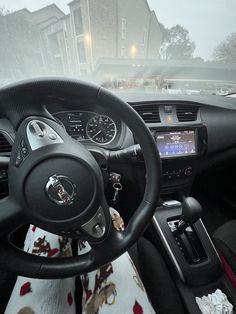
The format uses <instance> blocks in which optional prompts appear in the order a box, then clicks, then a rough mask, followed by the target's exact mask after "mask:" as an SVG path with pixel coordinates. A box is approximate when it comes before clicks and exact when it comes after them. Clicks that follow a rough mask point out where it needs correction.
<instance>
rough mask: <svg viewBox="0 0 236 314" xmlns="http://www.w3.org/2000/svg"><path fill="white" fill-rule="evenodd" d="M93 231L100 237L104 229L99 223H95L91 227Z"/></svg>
mask: <svg viewBox="0 0 236 314" xmlns="http://www.w3.org/2000/svg"><path fill="white" fill-rule="evenodd" d="M93 232H94V233H96V234H97V235H98V237H99V238H101V237H102V236H103V234H104V231H103V229H102V227H101V226H100V225H99V224H97V225H95V226H94V227H93Z"/></svg>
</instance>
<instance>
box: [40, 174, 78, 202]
mask: <svg viewBox="0 0 236 314" xmlns="http://www.w3.org/2000/svg"><path fill="white" fill-rule="evenodd" d="M75 190H76V185H75V184H74V183H73V182H72V181H71V180H70V179H69V178H68V177H65V176H58V175H56V174H54V175H53V176H51V177H50V178H49V179H48V182H47V184H46V187H45V191H46V193H47V195H48V197H49V198H50V200H51V201H53V202H54V203H56V204H57V205H61V206H63V205H66V206H69V205H71V204H72V203H73V201H74V198H75V196H76V192H75Z"/></svg>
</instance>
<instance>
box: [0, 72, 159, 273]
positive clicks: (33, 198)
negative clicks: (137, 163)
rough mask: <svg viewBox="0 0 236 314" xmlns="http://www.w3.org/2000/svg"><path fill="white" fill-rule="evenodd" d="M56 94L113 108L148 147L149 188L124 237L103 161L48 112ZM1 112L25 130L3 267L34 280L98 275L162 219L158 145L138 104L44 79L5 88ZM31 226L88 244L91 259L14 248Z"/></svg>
mask: <svg viewBox="0 0 236 314" xmlns="http://www.w3.org/2000/svg"><path fill="white" fill-rule="evenodd" d="M50 95H56V96H57V97H73V98H74V99H77V100H78V101H81V102H82V101H87V102H89V101H93V102H96V103H97V104H99V105H101V106H103V107H104V108H108V107H109V109H110V110H113V112H114V114H116V115H117V117H119V118H120V119H121V120H123V122H124V123H126V124H127V126H128V127H129V128H130V130H131V131H132V132H133V135H134V137H135V139H136V140H137V142H138V143H139V144H140V146H141V149H142V152H143V157H144V161H145V165H146V188H145V193H144V196H143V200H142V202H141V204H140V206H139V207H138V209H137V210H136V211H135V213H134V214H133V216H132V217H131V219H130V221H129V223H128V225H127V227H126V229H125V231H124V232H119V231H117V230H115V228H114V227H113V225H112V224H111V218H110V213H109V207H108V205H107V202H106V199H105V196H104V182H103V178H102V174H101V170H100V168H99V166H98V164H97V162H96V160H95V159H94V157H93V156H92V154H91V153H90V152H89V151H88V150H87V149H86V148H85V147H84V146H83V145H82V144H80V143H78V142H76V141H74V140H73V139H72V138H71V137H70V136H69V135H68V134H67V133H66V131H65V130H64V129H63V128H62V127H61V126H60V125H59V124H58V123H57V122H56V121H55V119H54V118H53V117H52V116H51V115H50V113H49V112H48V111H47V110H46V108H45V106H44V104H43V102H44V100H45V98H46V97H48V96H50ZM0 114H2V115H4V116H6V117H7V118H8V119H9V120H10V121H11V123H12V124H13V126H14V128H15V130H17V133H16V139H15V143H14V146H13V148H12V153H11V158H10V164H9V169H8V178H9V196H8V197H7V198H4V199H3V200H1V201H0V237H1V238H0V268H1V269H6V270H8V271H11V272H14V273H17V274H20V275H23V276H27V277H35V278H45V279H49V278H64V277H70V276H73V275H79V274H82V273H85V272H88V271H92V270H94V269H96V268H98V267H99V266H101V265H103V264H105V263H107V262H110V261H112V260H114V259H115V258H117V257H118V256H120V255H121V254H122V253H123V252H125V251H126V250H127V249H129V248H130V247H131V246H132V245H133V244H134V243H135V241H136V240H137V238H138V237H139V236H140V235H141V234H142V233H143V232H144V230H145V228H146V227H147V225H148V223H149V222H150V220H151V218H152V216H153V214H154V211H155V209H156V206H157V202H158V197H159V191H160V171H161V166H160V158H159V153H158V150H157V146H156V144H155V142H154V140H153V138H152V135H151V133H150V131H149V129H148V128H147V126H146V125H145V123H144V122H143V120H142V119H141V118H140V117H139V115H138V114H137V113H136V112H135V111H134V110H133V109H132V107H131V106H130V105H128V104H127V103H125V102H124V101H122V100H121V99H119V98H118V97H116V96H114V95H113V94H112V93H110V92H108V91H107V90H105V89H103V88H100V87H98V86H95V85H92V84H88V83H84V82H81V81H77V80H71V79H64V78H63V79H58V78H56V79H55V78H46V79H45V78H42V79H37V80H28V81H23V82H19V83H16V84H12V85H9V86H7V87H5V88H2V89H1V90H0ZM130 201H131V202H132V200H130ZM29 223H32V224H35V225H37V226H38V227H40V228H42V229H44V230H47V231H49V232H52V233H55V234H59V235H63V236H67V237H70V238H77V239H83V240H87V241H88V242H89V243H90V245H91V247H92V249H91V251H90V252H89V253H87V254H85V255H82V256H76V257H67V258H46V257H39V256H35V255H32V254H28V253H26V252H24V251H22V250H20V249H18V248H16V247H15V246H14V245H13V244H12V243H11V241H10V237H9V234H10V233H11V232H12V231H13V230H15V229H16V228H17V227H19V226H20V225H22V224H29Z"/></svg>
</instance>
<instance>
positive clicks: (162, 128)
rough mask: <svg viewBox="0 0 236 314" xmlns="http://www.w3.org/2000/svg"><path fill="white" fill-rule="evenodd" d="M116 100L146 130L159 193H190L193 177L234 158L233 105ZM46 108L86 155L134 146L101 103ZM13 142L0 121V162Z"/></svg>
mask: <svg viewBox="0 0 236 314" xmlns="http://www.w3.org/2000/svg"><path fill="white" fill-rule="evenodd" d="M118 96H119V97H121V98H123V100H125V101H126V102H128V103H129V104H130V105H131V106H132V107H133V109H134V110H135V111H136V112H137V113H138V114H139V115H140V116H141V118H142V119H143V120H144V122H145V123H146V125H147V126H148V128H149V129H150V132H151V134H152V136H153V138H154V140H155V142H156V145H157V147H158V149H159V154H160V157H161V159H162V189H163V190H166V191H167V192H170V191H175V190H178V189H181V188H185V187H188V186H189V185H191V182H192V181H193V179H194V177H195V175H196V174H197V173H198V172H199V171H201V170H202V169H204V168H207V167H208V165H209V164H212V163H215V160H217V158H218V160H222V158H223V159H224V158H228V157H229V156H234V157H236V123H235V121H236V99H233V98H226V97H220V96H219V97H217V96H214V97H213V96H209V97H207V96H174V95H150V94H148V95H145V94H140V93H137V94H130V93H129V94H119V95H118ZM44 106H45V107H46V109H47V110H48V111H49V112H50V113H51V114H52V115H53V117H54V118H55V120H56V121H57V122H58V123H59V124H60V125H61V126H62V127H63V128H65V130H66V131H67V133H68V134H69V135H70V136H71V137H72V138H73V139H74V140H75V141H79V142H82V143H83V144H84V145H87V146H88V147H89V149H90V147H96V148H99V147H100V148H101V149H107V150H110V151H118V150H122V149H127V148H128V147H131V146H132V145H135V144H138V143H136V141H135V138H134V137H133V134H132V132H131V131H130V130H129V128H128V127H127V126H126V125H125V124H124V123H123V122H122V121H121V120H120V119H119V118H118V117H117V116H115V115H114V113H113V112H112V111H110V110H109V108H106V109H104V108H103V106H102V105H101V104H99V103H94V102H92V101H88V100H76V99H64V98H63V99H62V98H59V97H55V96H53V97H52V96H50V97H47V99H45V100H44ZM13 141H14V130H13V129H12V126H11V124H10V122H9V121H7V119H4V118H0V156H6V155H8V153H10V144H12V143H13ZM7 144H8V146H7ZM226 152H227V154H226ZM138 162H142V160H138ZM143 169H145V168H143ZM4 173H5V172H4ZM0 180H1V174H0Z"/></svg>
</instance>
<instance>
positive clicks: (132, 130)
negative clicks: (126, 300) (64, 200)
mask: <svg viewBox="0 0 236 314" xmlns="http://www.w3.org/2000/svg"><path fill="white" fill-rule="evenodd" d="M129 97H130V98H129ZM155 97H156V96H155ZM0 104H1V113H2V115H4V116H2V118H1V121H0V122H1V134H2V135H1V150H2V152H1V158H0V161H1V196H2V200H1V236H2V238H1V245H0V250H1V254H0V256H1V257H0V267H1V269H2V273H1V284H2V285H3V286H5V287H9V289H6V293H5V296H4V299H5V301H6V302H7V299H8V298H9V294H10V291H11V289H12V285H13V284H14V280H15V275H16V274H21V275H24V276H29V277H34V278H46V279H50V278H64V277H68V276H72V275H79V274H82V273H83V272H85V271H89V270H92V269H95V268H97V267H98V266H99V265H103V264H104V263H106V262H108V261H110V260H112V259H114V258H116V257H117V256H119V255H120V254H121V253H122V252H124V251H126V250H129V251H130V254H131V256H133V257H134V261H135V264H136V266H137V269H138V270H139V272H140V274H141V277H142V279H143V282H144V284H145V286H146V289H147V292H148V294H149V296H150V299H151V301H152V303H153V305H154V307H155V310H156V311H157V312H158V313H173V311H174V310H173V309H175V313H200V310H199V308H198V306H197V304H196V302H195V297H196V296H202V295H206V294H208V293H211V292H212V291H215V290H216V289H217V288H220V289H221V290H222V291H223V292H224V293H225V294H226V295H227V297H228V299H229V300H230V302H231V303H232V304H233V305H235V302H236V294H235V273H234V271H235V237H234V234H235V230H236V229H235V195H234V188H233V186H234V176H235V163H234V159H235V154H236V151H235V143H236V137H235V132H234V128H235V119H236V111H235V105H236V104H235V98H226V97H224V98H223V97H222V96H218V97H214V101H213V100H212V99H210V98H207V97H196V96H194V97H184V96H179V97H178V98H177V97H176V96H174V97H173V96H171V97H170V96H165V97H163V96H162V97H160V96H159V97H158V98H154V97H153V96H152V95H148V96H147V95H144V96H143V97H142V98H141V96H140V94H137V95H135V94H133V95H132V97H131V95H130V94H129V95H128V97H127V95H125V94H122V95H119V97H117V96H116V95H114V94H113V93H111V92H109V91H107V90H105V89H104V88H100V87H98V86H96V85H92V84H90V83H85V82H81V81H77V80H69V79H68V80H67V79H58V78H56V79H38V80H28V81H23V82H19V83H14V84H11V85H8V86H6V87H4V88H2V89H1V91H0ZM78 139H79V141H78ZM86 172H87V173H86ZM89 172H91V173H89ZM55 173H56V174H57V175H60V176H58V177H59V180H61V181H60V182H63V177H62V176H64V177H69V178H70V179H71V181H72V182H73V183H74V184H75V186H76V187H75V189H77V193H76V196H75V198H77V197H78V201H77V202H76V203H75V204H73V203H72V204H71V205H70V212H69V213H68V210H67V206H66V205H63V206H62V207H61V208H60V209H61V210H60V211H58V210H55V209H57V206H58V204H55V203H53V202H51V200H50V198H49V197H48V195H50V194H47V193H45V182H47V180H48V178H49V177H50V175H53V174H55ZM92 177H94V178H95V179H94V180H91V179H90V178H92ZM60 178H61V179H60ZM81 180H82V181H83V184H81ZM90 180H91V181H90ZM64 184H65V183H64ZM65 186H66V185H65ZM67 189H68V191H69V193H71V191H72V190H70V186H69V185H67ZM49 192H50V190H49ZM94 195H95V197H94ZM51 196H53V195H51ZM54 197H55V196H54ZM91 199H92V201H91ZM80 206H81V207H80ZM108 206H114V208H116V209H117V210H118V211H119V212H120V213H121V214H122V217H124V220H125V224H126V226H127V227H126V230H125V232H124V233H123V234H122V235H121V234H120V233H119V232H115V231H114V230H113V228H110V227H109V224H110V221H109V215H107V208H108ZM79 207H80V208H79ZM84 208H86V210H84ZM29 209H30V210H29ZM78 212H79V215H78ZM32 222H34V223H35V224H36V225H37V226H40V227H42V228H43V229H45V230H49V231H51V232H54V233H56V234H62V235H64V236H67V237H71V238H73V239H78V238H79V239H81V238H82V239H86V240H88V241H89V242H90V243H92V244H93V246H92V247H93V254H88V256H85V257H83V258H81V257H79V258H78V257H73V258H70V259H68V261H67V258H62V259H60V258H59V259H58V258H55V259H47V258H42V257H36V256H33V255H30V254H27V253H25V252H22V251H21V250H20V249H18V248H17V247H19V248H20V247H21V246H22V241H23V239H24V234H25V225H27V223H32ZM20 226H21V227H20ZM9 234H10V236H9ZM140 237H141V238H140ZM134 243H136V244H135V245H134ZM104 250H106V252H107V253H106V254H104ZM6 261H7V263H6ZM151 269H153V271H150V270H151ZM163 288H165V289H163ZM166 291H168V293H166ZM158 295H161V297H160V298H159V297H158ZM170 296H172V299H173V303H171V304H170V303H169V301H168V300H169V298H170ZM4 306H6V304H4V302H2V303H1V308H2V311H3V310H4ZM173 307H174V308H173ZM177 309H178V310H177Z"/></svg>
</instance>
